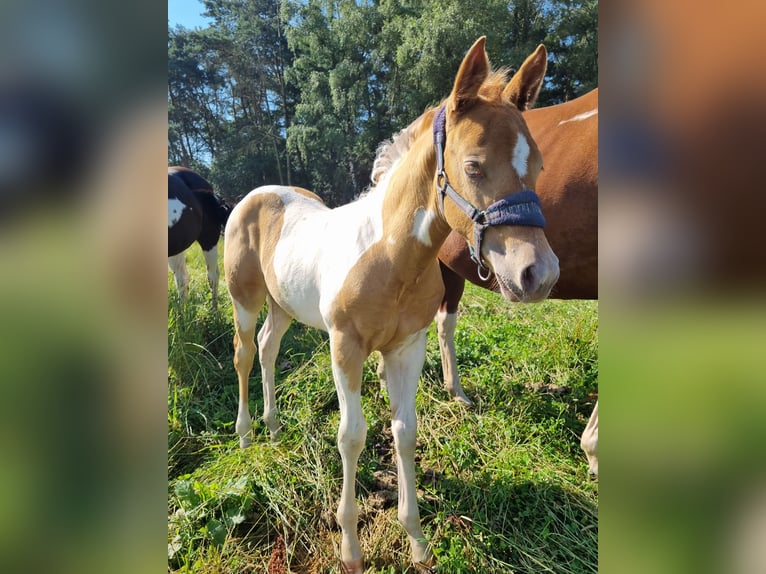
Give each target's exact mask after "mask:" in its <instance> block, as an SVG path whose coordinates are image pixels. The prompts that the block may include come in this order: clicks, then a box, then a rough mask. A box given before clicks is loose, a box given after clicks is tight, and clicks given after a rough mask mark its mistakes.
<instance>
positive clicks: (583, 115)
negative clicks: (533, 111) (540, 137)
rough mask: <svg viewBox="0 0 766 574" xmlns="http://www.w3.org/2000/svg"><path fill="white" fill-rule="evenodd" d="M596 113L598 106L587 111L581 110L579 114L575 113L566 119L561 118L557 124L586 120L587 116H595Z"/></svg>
mask: <svg viewBox="0 0 766 574" xmlns="http://www.w3.org/2000/svg"><path fill="white" fill-rule="evenodd" d="M597 113H598V108H595V109H593V110H590V111H589V112H583V113H581V114H577V115H576V116H574V117H571V118H569V119H568V120H561V121H560V122H559V125H561V124H565V123H567V122H581V121H582V120H587V119H588V118H590V117H592V116H595V115H596V114H597Z"/></svg>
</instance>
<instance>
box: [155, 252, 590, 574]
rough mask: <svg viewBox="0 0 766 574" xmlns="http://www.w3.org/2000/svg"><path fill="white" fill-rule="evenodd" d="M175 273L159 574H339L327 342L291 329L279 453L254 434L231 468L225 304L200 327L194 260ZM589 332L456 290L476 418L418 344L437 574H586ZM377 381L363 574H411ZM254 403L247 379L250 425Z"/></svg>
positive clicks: (582, 324) (235, 452)
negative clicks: (164, 539)
mask: <svg viewBox="0 0 766 574" xmlns="http://www.w3.org/2000/svg"><path fill="white" fill-rule="evenodd" d="M220 248H221V245H220V244H219V249H220ZM187 257H188V260H189V272H190V275H191V289H190V295H189V300H188V301H187V304H186V306H185V307H184V308H183V309H180V308H179V306H178V304H177V294H176V291H175V286H174V285H173V281H172V278H171V276H170V274H168V290H169V296H168V301H169V303H168V570H169V571H172V572H193V573H195V574H196V573H202V574H207V573H237V574H243V573H250V572H252V573H261V572H269V573H270V574H282V573H287V572H296V573H322V574H325V573H329V572H339V564H340V561H339V554H340V553H339V544H340V531H339V529H338V527H337V525H336V524H335V519H334V512H335V509H336V507H337V501H338V497H339V494H340V485H341V479H342V476H341V460H340V455H339V453H338V450H337V446H336V433H337V426H338V421H339V412H338V401H337V398H336V395H335V386H334V383H333V379H332V373H331V369H330V353H329V347H328V342H327V336H326V335H325V334H324V333H322V332H320V331H317V330H314V329H311V328H309V327H305V326H303V325H301V324H299V323H297V322H293V323H292V325H291V327H290V330H289V331H288V332H287V334H286V335H285V338H284V340H283V342H282V347H281V351H280V354H279V357H278V359H277V380H276V388H277V402H278V404H279V407H280V417H281V422H282V435H281V437H280V440H279V441H278V442H276V443H272V442H271V441H270V440H269V433H268V430H267V429H266V427H265V425H264V424H263V422H262V420H260V418H256V420H255V439H254V442H253V444H252V446H251V447H249V448H248V449H247V450H245V451H242V450H240V449H239V446H238V443H239V441H238V438H237V436H236V433H235V430H234V421H235V418H236V414H237V378H236V373H235V371H234V367H233V364H232V353H233V348H232V336H233V325H232V310H231V305H230V303H229V300H228V295H226V296H222V297H221V301H220V303H219V311H218V312H217V313H216V312H214V311H213V310H212V307H211V305H210V300H209V299H210V291H209V289H208V288H207V280H206V271H205V263H204V260H203V257H202V253H201V251H200V250H199V249H197V248H193V249H191V250H190V251H189V252H188V253H187ZM219 261H220V258H219ZM219 265H220V263H219ZM220 289H221V292H222V293H225V292H226V291H225V286H224V285H223V284H221V285H220ZM263 316H265V312H264V313H263V314H262V318H263ZM262 318H261V319H262ZM597 330H598V302H597V301H545V302H543V303H540V304H534V305H520V304H512V303H509V302H507V301H505V300H503V299H502V298H501V297H500V296H499V295H497V294H495V293H491V292H488V291H485V290H483V289H480V288H478V287H475V286H472V285H468V286H467V287H466V294H465V296H464V298H463V300H462V302H461V306H460V321H459V323H458V328H457V334H456V346H457V360H458V368H459V372H460V375H461V377H462V383H463V387H464V389H465V391H466V393H467V394H468V396H469V397H471V398H472V399H473V400H474V402H475V405H474V407H472V408H470V409H467V408H465V407H463V406H461V405H460V404H458V403H456V402H453V401H451V400H449V396H448V394H447V392H446V391H445V390H444V388H443V384H442V379H441V364H440V359H439V349H438V343H437V341H436V335H435V328H434V327H433V326H432V327H431V331H430V332H429V338H428V354H427V357H426V363H425V367H424V370H423V375H422V377H421V382H420V389H419V393H418V399H417V412H418V448H417V473H418V482H417V488H418V504H419V508H420V512H421V517H422V523H423V529H424V532H425V534H426V536H427V537H428V538H429V539H430V541H431V543H432V545H433V550H434V554H435V556H436V559H437V564H438V566H437V568H436V571H437V572H442V573H462V572H481V573H494V572H497V573H517V574H521V573H540V572H556V573H562V574H570V573H571V574H575V573H586V572H597V571H598V512H597V506H598V482H597V481H596V480H594V479H592V478H590V477H589V476H588V468H587V462H586V459H585V456H584V454H583V453H582V451H581V450H580V447H579V437H580V434H581V433H582V430H583V428H584V427H585V423H586V422H587V419H588V416H589V415H590V412H591V410H592V408H593V405H594V403H595V396H594V393H595V392H596V390H597V379H598V360H597V357H598V341H597ZM373 357H374V356H373ZM376 366H377V365H376V363H375V361H374V360H372V359H371V360H368V362H367V364H366V366H365V372H364V385H363V390H362V400H363V408H364V412H365V416H366V418H367V422H368V425H369V431H368V434H367V443H366V447H365V450H364V451H363V452H362V455H361V458H360V461H359V474H358V483H357V500H358V501H359V504H360V517H359V525H360V540H361V543H362V549H363V551H364V553H365V556H366V557H367V560H368V562H367V566H368V569H367V572H368V573H380V574H383V573H390V574H394V573H400V572H407V571H414V569H413V568H412V567H411V566H410V553H409V550H408V543H407V537H406V534H405V532H404V530H403V528H402V527H401V526H400V525H399V523H398V522H397V518H396V465H395V462H394V459H393V452H392V451H393V439H392V435H391V430H390V411H389V408H388V402H387V397H386V392H385V391H381V390H380V387H379V383H378V380H377V376H376V371H375V369H376ZM260 385H261V383H260V370H259V368H258V366H257V362H256V368H254V369H253V374H252V375H251V377H250V392H251V394H250V405H251V412H253V411H254V412H255V415H256V417H257V416H258V415H259V414H260V412H261V411H262V408H263V403H262V391H261V386H260Z"/></svg>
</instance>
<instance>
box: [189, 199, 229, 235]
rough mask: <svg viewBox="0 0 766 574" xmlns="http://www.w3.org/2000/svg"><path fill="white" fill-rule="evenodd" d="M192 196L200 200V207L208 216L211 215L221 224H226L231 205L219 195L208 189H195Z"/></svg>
mask: <svg viewBox="0 0 766 574" xmlns="http://www.w3.org/2000/svg"><path fill="white" fill-rule="evenodd" d="M194 196H195V197H196V198H197V201H199V202H200V205H202V209H203V210H204V212H205V214H206V215H207V216H208V217H211V218H212V219H213V220H214V221H215V222H216V223H218V224H220V225H221V226H223V225H226V222H227V221H228V220H229V214H230V213H231V206H230V205H229V204H228V203H226V202H225V201H224V200H223V198H222V197H221V196H220V195H218V194H217V193H211V192H210V191H199V190H195V191H194Z"/></svg>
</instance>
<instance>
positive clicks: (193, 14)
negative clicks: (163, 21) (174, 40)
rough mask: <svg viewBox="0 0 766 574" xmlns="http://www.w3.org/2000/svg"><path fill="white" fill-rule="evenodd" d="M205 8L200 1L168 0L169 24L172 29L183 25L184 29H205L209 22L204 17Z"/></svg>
mask: <svg viewBox="0 0 766 574" xmlns="http://www.w3.org/2000/svg"><path fill="white" fill-rule="evenodd" d="M204 10H205V7H204V6H203V5H202V3H201V2H200V1H199V0H168V23H169V24H170V27H171V28H174V27H175V26H176V24H181V25H182V26H183V27H184V28H189V29H192V28H204V27H205V26H206V25H207V20H206V19H205V18H203V17H202V12H203V11H204Z"/></svg>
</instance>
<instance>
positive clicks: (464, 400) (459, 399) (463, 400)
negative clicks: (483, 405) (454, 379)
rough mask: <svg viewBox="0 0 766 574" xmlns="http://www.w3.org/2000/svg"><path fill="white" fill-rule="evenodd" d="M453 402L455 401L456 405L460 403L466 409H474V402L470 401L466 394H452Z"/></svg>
mask: <svg viewBox="0 0 766 574" xmlns="http://www.w3.org/2000/svg"><path fill="white" fill-rule="evenodd" d="M450 394H452V393H450ZM452 400H453V401H455V402H456V403H460V404H461V405H463V406H466V407H472V406H473V401H472V400H471V399H469V398H468V397H467V396H466V394H465V393H455V394H452Z"/></svg>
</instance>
